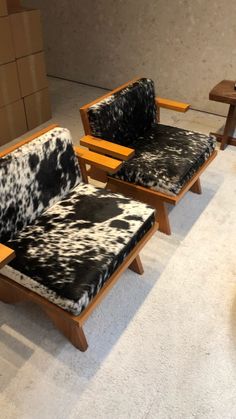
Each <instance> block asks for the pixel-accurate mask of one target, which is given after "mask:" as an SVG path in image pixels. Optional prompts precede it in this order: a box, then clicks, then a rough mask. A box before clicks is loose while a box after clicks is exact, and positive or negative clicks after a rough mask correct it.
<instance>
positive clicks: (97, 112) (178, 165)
mask: <svg viewBox="0 0 236 419" xmlns="http://www.w3.org/2000/svg"><path fill="white" fill-rule="evenodd" d="M88 118H89V123H90V128H91V134H92V135H94V136H95V137H99V138H104V139H106V140H109V141H112V142H115V143H118V144H122V145H124V146H125V145H126V146H130V147H132V148H134V149H135V156H134V157H133V158H132V159H131V160H129V161H127V162H124V164H123V167H122V168H121V170H120V171H119V172H118V173H116V174H115V175H114V177H116V178H119V179H122V180H125V181H127V182H132V183H136V184H138V185H141V186H144V187H147V188H150V189H153V190H156V191H159V192H164V193H166V194H168V195H177V194H178V193H179V191H180V190H181V188H182V187H183V186H184V185H185V183H186V182H187V181H188V180H189V179H191V177H192V176H193V175H194V173H195V172H196V171H197V170H198V169H199V167H201V165H202V164H203V163H204V162H205V161H206V159H208V157H209V156H210V155H211V154H212V152H213V151H214V149H215V145H216V143H215V140H214V139H213V137H208V136H206V135H203V134H199V133H196V132H192V131H186V130H183V129H179V128H175V127H170V126H166V125H161V124H158V123H157V120H156V105H155V89H154V83H153V81H152V80H150V79H144V78H142V79H140V80H138V81H136V82H134V83H131V84H130V85H129V86H127V87H126V88H123V89H121V90H119V91H118V92H116V93H115V94H111V95H110V96H108V97H106V98H105V99H102V100H101V101H99V102H97V103H96V104H95V105H92V106H91V107H90V108H89V110H88Z"/></svg>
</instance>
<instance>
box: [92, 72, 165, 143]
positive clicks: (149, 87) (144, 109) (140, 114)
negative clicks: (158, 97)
mask: <svg viewBox="0 0 236 419" xmlns="http://www.w3.org/2000/svg"><path fill="white" fill-rule="evenodd" d="M156 112H157V109H156V104H155V90H154V83H153V81H152V80H150V79H145V78H142V79H139V80H138V81H136V82H134V83H132V84H130V85H128V86H127V87H125V88H123V89H121V90H119V91H118V92H116V93H114V94H112V95H110V96H108V97H106V98H105V99H103V100H101V101H100V102H98V103H96V104H95V105H92V106H91V107H90V108H89V110H88V118H89V124H90V128H91V134H92V135H94V136H95V137H99V138H104V139H106V140H110V141H112V142H115V143H117V144H121V145H124V146H125V145H132V142H133V140H135V139H136V138H138V137H140V136H141V135H142V134H143V133H144V132H146V131H147V130H149V129H150V127H151V126H152V124H153V123H154V122H156Z"/></svg>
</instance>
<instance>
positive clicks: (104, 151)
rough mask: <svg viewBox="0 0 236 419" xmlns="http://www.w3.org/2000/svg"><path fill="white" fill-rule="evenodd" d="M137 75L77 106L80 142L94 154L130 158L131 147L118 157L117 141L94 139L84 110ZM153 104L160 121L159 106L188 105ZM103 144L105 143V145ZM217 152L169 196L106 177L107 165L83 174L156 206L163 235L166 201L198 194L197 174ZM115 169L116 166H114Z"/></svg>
mask: <svg viewBox="0 0 236 419" xmlns="http://www.w3.org/2000/svg"><path fill="white" fill-rule="evenodd" d="M138 79H139V78H135V79H133V80H131V81H129V82H128V83H125V84H124V85H122V86H119V87H118V88H116V89H114V90H112V91H111V92H109V93H107V94H105V95H104V96H102V97H100V98H98V99H96V100H94V101H92V102H90V103H88V104H86V105H84V106H82V107H81V108H80V114H81V119H82V123H83V126H84V131H85V137H83V138H82V139H81V140H80V144H81V145H83V146H85V147H88V149H89V150H92V151H96V152H97V153H101V155H107V156H113V157H116V158H119V159H121V160H128V159H129V158H131V157H132V155H133V154H132V153H131V152H134V150H132V149H128V148H127V150H131V151H130V153H129V155H128V156H127V153H125V152H124V153H123V156H122V153H120V155H119V157H117V156H116V155H115V154H114V153H115V152H116V150H117V147H118V148H119V149H120V148H123V149H124V150H125V149H126V147H121V146H118V145H117V144H114V143H111V142H109V141H105V140H102V139H100V138H96V137H93V136H92V133H91V129H90V124H89V118H88V110H89V108H90V107H91V106H92V105H95V104H96V103H98V102H100V101H101V100H102V99H105V98H107V97H108V96H110V95H111V94H114V93H116V92H118V91H119V90H121V89H123V88H125V87H127V86H128V85H130V84H131V83H133V82H135V81H137V80H138ZM156 105H157V112H158V114H157V119H158V121H159V120H160V108H161V107H163V108H166V109H172V110H175V111H179V112H186V111H187V110H188V109H189V107H190V105H189V104H185V103H181V102H176V101H172V100H169V99H164V98H160V97H157V98H156ZM106 143H107V145H106ZM111 144H112V145H113V149H112V153H113V154H112V153H111ZM216 155H217V152H216V151H214V152H213V153H212V155H211V156H210V157H209V158H208V160H206V161H205V163H204V164H203V165H202V166H201V167H200V168H199V170H198V171H197V172H196V173H195V174H194V176H193V177H192V178H191V179H190V180H189V181H188V182H187V184H185V185H184V186H183V188H182V189H181V191H180V192H179V193H178V195H176V196H170V195H168V194H165V193H161V192H157V191H154V190H151V189H148V188H145V187H142V186H139V185H135V184H133V183H129V182H126V181H122V180H119V179H116V178H113V177H110V176H109V173H111V172H110V170H109V167H107V173H106V174H104V171H103V170H100V169H94V168H91V169H90V170H89V171H88V172H87V174H88V175H89V176H90V177H91V178H93V179H97V180H100V181H103V182H106V188H108V189H109V190H111V191H112V192H119V193H123V194H124V195H127V196H130V197H132V198H135V199H138V200H140V201H142V202H145V203H147V204H150V205H152V206H153V207H154V208H156V210H157V212H156V215H157V221H158V223H159V230H160V231H161V232H163V233H165V234H168V235H169V234H171V228H170V222H169V216H168V211H167V204H171V205H177V203H178V202H179V201H180V200H181V199H182V198H183V196H184V195H185V194H186V192H188V191H189V190H190V191H192V192H194V193H197V194H201V192H202V191H201V184H200V175H201V174H202V173H203V172H204V170H205V169H206V167H207V166H208V165H209V164H210V163H211V161H212V160H213V159H214V158H215V157H216ZM117 170H118V169H117Z"/></svg>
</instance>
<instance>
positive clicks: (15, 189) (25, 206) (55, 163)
mask: <svg viewBox="0 0 236 419" xmlns="http://www.w3.org/2000/svg"><path fill="white" fill-rule="evenodd" d="M80 181H81V175H80V169H79V164H78V160H77V158H76V156H75V153H74V149H73V144H72V139H71V135H70V132H69V131H68V130H67V129H65V128H60V127H56V128H54V129H52V130H50V131H48V132H46V133H44V134H43V135H41V136H39V137H37V138H35V139H34V140H33V141H31V142H29V143H27V144H24V145H22V146H21V147H19V148H17V149H16V150H14V151H12V152H11V153H9V154H7V155H5V156H4V157H1V158H0V242H1V243H5V242H6V241H7V240H9V239H11V238H13V237H14V235H15V234H16V233H17V232H18V231H20V230H21V229H22V228H23V227H25V226H26V225H27V224H29V223H31V222H32V221H34V220H35V219H36V218H37V217H38V216H39V215H40V214H41V213H42V212H44V211H45V210H46V209H47V208H49V207H50V206H51V205H53V204H54V203H55V202H57V201H58V200H59V199H61V198H62V197H63V196H64V195H65V194H66V193H67V192H69V190H70V189H71V188H73V187H74V186H75V185H77V184H78V183H79V182H80Z"/></svg>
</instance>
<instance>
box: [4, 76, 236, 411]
mask: <svg viewBox="0 0 236 419" xmlns="http://www.w3.org/2000/svg"><path fill="white" fill-rule="evenodd" d="M51 90H52V95H53V110H54V115H55V117H54V120H57V122H59V123H61V124H64V125H65V126H67V127H68V128H71V129H72V133H73V135H74V138H75V139H76V141H78V138H79V136H80V135H82V127H81V124H80V120H79V111H78V105H80V104H84V103H86V102H87V101H89V100H92V99H93V98H96V97H97V96H98V95H101V90H100V89H93V88H89V87H86V86H79V85H74V84H73V83H68V82H64V81H59V80H54V79H52V80H51ZM162 116H163V118H162V122H163V123H170V124H172V125H179V126H182V127H183V128H188V129H193V130H198V131H200V132H205V133H208V132H209V131H210V130H216V129H217V128H219V127H220V126H221V125H222V123H223V122H224V118H220V117H216V116H213V115H206V114H203V113H200V112H194V111H189V112H188V113H187V114H186V115H181V114H177V113H175V112H172V113H169V112H168V111H165V112H163V113H162ZM235 180H236V148H235V147H228V148H227V149H226V150H225V151H224V152H219V155H218V157H217V159H216V160H215V161H214V162H213V163H212V165H211V166H210V167H209V168H208V169H207V171H206V172H205V174H204V175H203V176H202V187H203V194H202V195H201V196H199V195H195V194H192V193H189V194H187V196H186V197H185V198H184V199H183V200H182V201H181V203H180V204H179V205H178V206H177V207H176V208H173V209H170V219H171V225H172V231H173V233H172V236H170V237H168V236H165V235H163V234H161V233H159V232H158V233H156V235H155V237H153V238H152V240H151V241H150V242H149V243H148V244H147V245H146V247H145V248H144V250H143V252H142V254H141V257H142V260H143V264H144V268H145V273H144V275H143V276H142V277H140V276H138V275H135V274H134V273H133V272H131V271H127V272H126V273H125V274H124V275H123V276H122V278H121V279H120V281H119V282H118V284H117V285H116V286H115V287H114V288H113V289H112V291H111V292H110V294H109V295H108V296H107V297H106V298H105V300H104V301H103V302H102V304H101V305H100V306H99V307H98V308H97V309H96V311H95V312H94V313H93V315H92V316H91V317H90V318H89V320H88V321H87V323H86V325H85V332H86V335H87V337H88V341H89V349H88V351H87V352H85V353H81V352H79V351H77V350H76V349H75V348H73V347H72V346H71V345H70V343H68V342H67V341H66V340H65V338H64V337H63V336H62V335H60V333H59V332H57V330H56V329H55V328H54V327H53V325H52V324H51V323H50V321H49V320H48V319H47V318H46V316H45V315H44V314H43V313H42V312H41V311H40V310H39V309H38V308H37V307H35V306H33V305H31V304H18V305H16V306H11V305H5V304H3V303H0V392H1V395H0V418H1V419H15V418H17V419H94V418H95V419H96V418H101V419H113V418H114V419H126V418H131V419H139V418H140V419H191V418H195V419H235V418H236V257H235V255H236V251H235V247H236V181H235Z"/></svg>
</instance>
